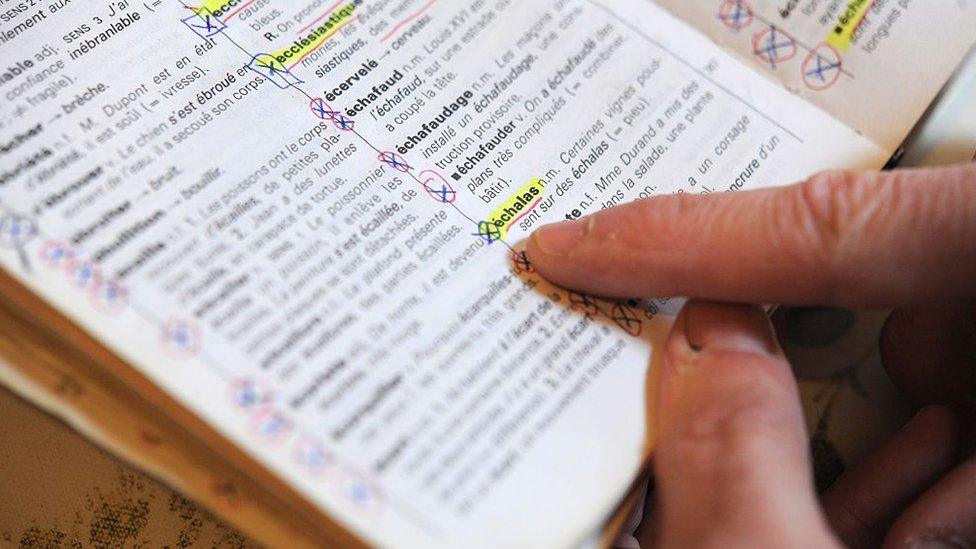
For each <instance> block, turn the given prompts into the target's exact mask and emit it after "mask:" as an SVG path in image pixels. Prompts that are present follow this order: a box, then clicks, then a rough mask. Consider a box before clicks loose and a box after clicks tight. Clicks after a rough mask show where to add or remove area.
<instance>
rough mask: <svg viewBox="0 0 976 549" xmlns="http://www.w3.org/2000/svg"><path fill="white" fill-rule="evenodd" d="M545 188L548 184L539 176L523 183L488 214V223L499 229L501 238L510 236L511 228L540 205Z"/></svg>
mask: <svg viewBox="0 0 976 549" xmlns="http://www.w3.org/2000/svg"><path fill="white" fill-rule="evenodd" d="M545 190H546V184H545V183H544V182H543V181H542V179H539V178H538V177H537V178H535V179H533V180H532V181H529V182H528V183H526V184H525V185H523V186H522V187H521V188H520V189H519V190H518V191H516V193H515V194H514V195H512V197H511V198H509V199H508V200H506V201H505V202H503V203H502V204H501V205H500V206H498V208H496V209H495V211H494V212H492V213H491V215H490V216H488V223H490V224H491V225H493V226H494V227H495V229H497V230H498V232H499V233H500V236H499V238H502V239H504V238H505V237H506V236H508V231H509V229H511V228H512V226H514V225H515V224H516V223H518V222H519V220H520V219H522V218H523V217H525V216H526V215H528V214H529V213H530V212H531V211H532V210H533V209H534V208H535V207H536V206H538V205H539V202H540V201H541V200H542V194H543V193H544V192H545ZM496 240H497V238H496Z"/></svg>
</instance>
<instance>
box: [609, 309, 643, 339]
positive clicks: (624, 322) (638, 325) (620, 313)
mask: <svg viewBox="0 0 976 549" xmlns="http://www.w3.org/2000/svg"><path fill="white" fill-rule="evenodd" d="M610 318H611V319H613V321H614V322H616V323H617V326H620V327H621V328H623V329H624V331H625V332H627V333H628V334H630V335H632V336H634V337H637V336H639V335H640V333H641V330H642V329H643V328H644V323H642V322H641V321H640V319H639V318H637V313H635V312H634V310H633V309H631V308H630V307H628V306H626V305H623V304H621V303H618V304H616V305H614V306H613V310H612V311H610Z"/></svg>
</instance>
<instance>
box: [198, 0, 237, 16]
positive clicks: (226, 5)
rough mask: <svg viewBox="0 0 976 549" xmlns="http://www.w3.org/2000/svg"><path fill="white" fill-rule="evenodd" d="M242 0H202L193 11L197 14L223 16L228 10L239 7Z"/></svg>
mask: <svg viewBox="0 0 976 549" xmlns="http://www.w3.org/2000/svg"><path fill="white" fill-rule="evenodd" d="M239 3H241V1H240V0H200V2H198V3H197V5H196V7H195V8H193V12H194V13H196V14H197V15H204V14H210V15H213V16H215V17H223V16H224V15H225V14H226V13H227V12H229V11H230V10H232V9H233V8H235V7H237V5H238V4H239Z"/></svg>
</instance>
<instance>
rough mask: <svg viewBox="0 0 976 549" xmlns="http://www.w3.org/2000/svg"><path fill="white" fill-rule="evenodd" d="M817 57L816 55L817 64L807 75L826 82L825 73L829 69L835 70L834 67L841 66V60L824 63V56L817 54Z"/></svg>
mask: <svg viewBox="0 0 976 549" xmlns="http://www.w3.org/2000/svg"><path fill="white" fill-rule="evenodd" d="M815 57H816V63H817V66H816V67H814V68H813V69H811V70H808V71H807V76H808V77H810V78H816V79H818V80H820V81H821V82H826V81H827V76H826V75H825V73H826V72H827V71H833V70H834V69H837V68H840V62H839V61H835V62H830V63H824V60H823V58H821V57H820V56H815Z"/></svg>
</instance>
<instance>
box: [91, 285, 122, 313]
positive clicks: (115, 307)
mask: <svg viewBox="0 0 976 549" xmlns="http://www.w3.org/2000/svg"><path fill="white" fill-rule="evenodd" d="M91 297H92V301H94V303H95V305H97V306H98V307H100V308H103V310H105V311H106V312H109V313H118V312H120V311H122V309H124V308H125V306H126V303H127V301H128V298H129V291H128V290H127V289H126V287H125V286H123V285H122V284H120V283H118V282H116V281H115V280H112V279H108V280H102V281H98V283H97V284H96V285H95V286H94V288H93V289H92V294H91Z"/></svg>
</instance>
